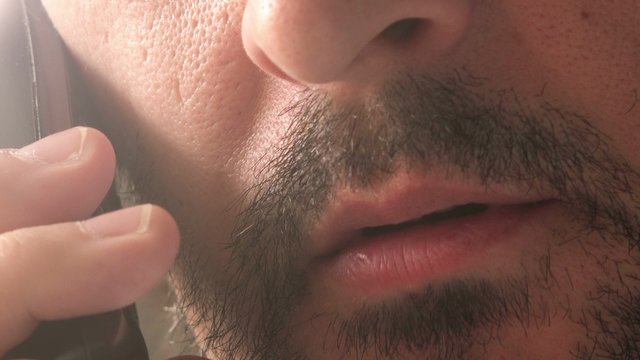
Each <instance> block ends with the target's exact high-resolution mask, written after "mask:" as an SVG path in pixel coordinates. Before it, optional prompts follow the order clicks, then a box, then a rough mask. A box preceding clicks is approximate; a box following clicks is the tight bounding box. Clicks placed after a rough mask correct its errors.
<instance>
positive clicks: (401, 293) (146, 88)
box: [45, 0, 640, 359]
mask: <svg viewBox="0 0 640 360" xmlns="http://www.w3.org/2000/svg"><path fill="white" fill-rule="evenodd" d="M45 5H46V6H47V8H48V10H49V12H50V15H51V17H52V19H53V20H54V23H55V24H56V26H57V27H58V29H59V30H60V32H61V34H62V36H63V37H64V39H65V40H66V42H67V44H68V46H69V48H70V50H71V52H72V54H73V56H74V58H75V59H76V61H77V62H78V64H79V68H81V69H82V70H83V74H84V78H86V79H87V80H88V83H89V84H90V88H91V93H92V95H93V98H94V99H95V101H96V102H97V104H98V106H99V107H100V109H101V116H100V118H99V119H97V120H96V122H95V126H98V127H100V128H101V129H103V130H104V131H105V132H106V133H107V134H108V135H109V136H110V138H111V139H112V140H113V142H114V144H115V146H116V149H117V151H118V153H119V161H120V166H121V169H120V179H121V181H120V186H121V190H122V191H123V193H122V196H123V198H124V199H129V200H130V201H152V202H155V203H159V204H161V205H163V206H165V207H166V208H167V209H168V210H170V212H171V213H172V214H173V215H174V216H175V217H176V219H177V220H178V222H179V224H180V225H181V231H182V238H183V239H182V252H181V255H180V259H179V261H178V263H177V266H176V269H175V272H174V276H173V281H174V285H175V287H176V291H177V294H178V296H179V298H180V304H181V305H182V308H183V310H184V312H185V314H186V316H187V318H188V319H189V321H190V324H191V325H192V326H193V329H194V332H195V334H196V337H197V338H198V340H199V342H200V344H201V346H203V347H205V348H206V349H207V351H208V354H209V356H211V357H214V358H220V359H245V358H246V359H352V358H353V359H396V358H397V359H400V358H402V359H425V358H429V359H459V358H491V359H493V358H496V359H500V358H504V359H515V358H532V359H542V358H546V359H565V358H579V359H582V358H615V359H623V358H624V359H631V358H637V357H639V356H640V312H639V310H638V309H640V253H638V245H639V241H640V219H639V216H640V199H638V197H637V196H636V192H637V191H638V190H639V189H640V175H639V174H638V169H640V157H639V156H638V155H637V154H638V153H639V151H640V144H639V143H638V142H637V141H636V138H637V135H636V132H637V131H638V130H640V129H639V126H640V118H639V115H640V105H637V106H636V103H637V102H638V97H639V96H640V95H639V91H640V90H638V89H639V88H640V66H639V65H638V64H640V61H638V59H640V26H638V25H637V24H638V19H640V8H639V7H638V4H637V3H636V2H635V1H630V0H629V1H609V2H597V1H591V2H589V1H578V0H564V1H557V0H537V1H500V0H493V1H482V2H480V1H477V2H475V1H464V0H455V1H449V0H402V1H399V0H396V1H362V0H354V1H346V2H345V1H337V0H322V1H314V0H292V1H288V0H239V1H236V0H219V1H200V0H193V1H180V2H176V1H146V2H145V1H138V2H131V1H124V0H118V1H114V0H111V1H106V0H104V1H90V2H87V1H84V0H67V1H45Z"/></svg>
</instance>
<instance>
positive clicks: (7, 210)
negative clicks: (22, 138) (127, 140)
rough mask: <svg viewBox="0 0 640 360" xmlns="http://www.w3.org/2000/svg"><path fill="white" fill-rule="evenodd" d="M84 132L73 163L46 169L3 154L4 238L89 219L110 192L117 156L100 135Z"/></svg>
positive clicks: (0, 221) (0, 205)
mask: <svg viewBox="0 0 640 360" xmlns="http://www.w3.org/2000/svg"><path fill="white" fill-rule="evenodd" d="M83 129H86V137H85V142H84V146H83V149H84V151H83V152H82V154H81V155H80V156H79V157H78V159H77V160H75V161H67V162H63V163H58V164H45V163H44V162H42V161H37V160H34V159H29V158H27V157H24V156H19V155H17V151H16V150H10V149H3V150H0V233H2V232H6V231H10V230H15V229H19V228H23V227H30V226H37V225H46V224H54V223H60V222H67V221H74V220H80V219H84V218H87V217H89V216H90V215H91V214H92V213H93V211H95V209H96V208H97V207H98V206H99V204H100V202H101V201H102V199H103V198H104V196H105V194H106V193H107V191H108V189H109V187H110V185H111V183H112V182H113V177H114V173H115V154H114V150H113V147H112V146H111V143H110V142H109V140H108V139H107V138H106V137H105V136H104V135H103V134H102V133H100V132H99V131H97V130H95V129H90V128H83Z"/></svg>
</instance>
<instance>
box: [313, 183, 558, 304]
mask: <svg viewBox="0 0 640 360" xmlns="http://www.w3.org/2000/svg"><path fill="white" fill-rule="evenodd" d="M551 200H552V199H551V197H549V196H545V197H542V196H539V195H533V194H530V193H527V192H526V191H522V190H518V189H515V188H508V187H501V188H500V189H493V190H491V189H486V188H485V187H482V186H475V185H472V184H469V183H464V182H456V181H440V180H437V179H435V178H433V177H432V178H429V177H428V176H415V175H413V176H412V175H410V174H403V175H401V176H398V177H396V178H395V179H394V180H393V181H391V182H388V183H386V184H385V185H384V187H382V188H379V189H376V190H375V191H366V192H353V191H347V190H345V191H343V192H342V193H340V194H339V195H338V196H336V197H335V200H334V201H333V203H332V205H331V207H330V208H329V209H328V211H327V212H326V213H325V215H324V217H323V218H321V219H320V221H319V222H318V227H317V232H316V233H315V234H313V235H314V237H313V240H314V242H313V245H314V248H313V251H314V252H313V254H314V255H315V258H316V261H315V266H316V267H315V270H314V272H316V273H317V274H319V275H320V274H324V275H322V276H323V277H325V276H328V279H333V280H329V281H330V282H332V283H335V284H340V283H341V284H343V286H344V288H345V289H348V290H347V291H348V292H353V291H355V292H365V293H369V294H373V293H379V294H384V293H388V292H389V291H391V292H393V291H394V289H396V290H397V289H411V288H415V287H420V286H422V285H424V284H425V283H426V282H429V281H432V280H434V279H438V278H443V277H445V278H446V277H448V276H450V275H451V274H453V273H455V272H456V271H457V270H460V269H464V268H465V267H466V266H467V265H468V264H470V263H472V262H473V259H477V258H480V257H482V256H484V255H483V254H488V250H489V249H490V248H492V247H494V246H496V245H498V244H502V243H507V244H509V243H511V244H515V243H516V241H517V240H519V239H521V238H522V237H523V236H524V237H525V238H526V237H527V236H528V235H527V234H526V231H523V229H525V227H523V225H524V224H527V223H530V222H532V221H537V219H540V216H539V215H541V214H546V213H548V211H547V210H549V209H551V208H555V206H554V205H557V202H556V201H551ZM469 203H482V204H487V205H489V207H488V209H487V210H486V211H484V212H481V213H478V214H475V215H471V216H465V217H459V218H452V219H447V220H444V221H441V222H436V223H433V224H424V223H417V224H412V225H410V226H407V227H398V228H393V229H392V230H391V231H387V232H382V233H375V234H373V235H367V236H365V235H363V233H362V230H363V229H364V228H370V227H380V226H384V225H390V224H400V223H405V222H408V221H411V220H414V219H418V218H421V217H422V216H424V215H427V214H430V213H433V212H436V211H442V210H445V209H449V208H452V207H455V206H459V205H465V204H469ZM485 260H487V259H485ZM489 261H490V262H491V261H492V260H490V259H489ZM485 262H486V261H485ZM325 279H327V278H326V277H325Z"/></svg>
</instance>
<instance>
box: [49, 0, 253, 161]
mask: <svg viewBox="0 0 640 360" xmlns="http://www.w3.org/2000/svg"><path fill="white" fill-rule="evenodd" d="M47 5H48V10H49V12H50V14H51V17H52V18H53V20H54V22H55V23H56V25H57V27H58V29H59V31H60V32H61V33H62V34H63V37H64V38H65V40H66V42H67V45H68V47H69V48H70V50H71V52H72V54H73V56H74V57H75V58H76V59H77V61H78V62H79V63H80V64H81V66H82V67H83V69H84V71H85V72H86V73H87V74H88V75H89V78H90V79H91V81H92V82H94V85H95V86H94V88H96V89H100V90H99V91H100V96H101V98H102V99H101V100H104V99H106V101H105V102H107V103H108V106H109V107H110V108H109V116H110V117H112V118H114V120H109V121H112V122H114V123H117V125H118V126H119V127H123V128H125V129H126V128H127V127H128V126H132V125H131V124H130V123H132V122H135V123H136V126H142V127H146V128H153V131H154V133H155V134H154V136H158V137H162V138H164V139H162V140H166V142H167V143H169V144H172V146H174V149H172V150H174V151H178V152H183V153H184V156H186V157H189V158H192V159H202V161H203V163H202V164H201V165H203V166H205V167H207V166H208V167H211V166H212V164H211V162H210V161H211V157H210V156H209V155H213V154H215V159H220V162H223V161H224V162H226V163H228V162H230V161H232V157H233V156H237V154H236V152H237V151H236V149H237V148H238V145H239V144H240V143H242V142H243V141H244V139H247V138H248V137H249V136H250V133H249V132H250V130H251V128H252V119H253V118H254V115H255V113H256V112H257V111H258V109H257V107H258V104H259V98H260V94H261V92H262V91H261V89H262V76H261V74H260V73H259V72H258V70H257V69H256V68H255V67H254V66H253V65H252V63H251V62H250V60H249V59H248V58H247V57H246V55H245V53H244V50H243V48H242V42H241V34H240V24H241V20H242V18H241V17H242V10H243V7H242V6H241V4H239V2H235V1H213V2H211V1H204V0H202V1H199V0H198V1H195V0H193V1H181V2H174V1H159V2H158V1H154V2H129V1H109V2H107V1H100V2H98V1H94V2H84V1H66V2H64V3H62V2H54V1H48V2H47ZM205 159H206V160H208V163H206V164H205V163H204V160H205Z"/></svg>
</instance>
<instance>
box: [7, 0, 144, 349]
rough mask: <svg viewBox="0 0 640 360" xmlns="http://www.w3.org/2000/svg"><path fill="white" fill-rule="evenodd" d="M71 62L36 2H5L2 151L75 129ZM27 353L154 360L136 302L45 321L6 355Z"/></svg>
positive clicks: (111, 200)
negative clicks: (83, 315) (79, 315)
mask: <svg viewBox="0 0 640 360" xmlns="http://www.w3.org/2000/svg"><path fill="white" fill-rule="evenodd" d="M68 63H69V62H68V59H67V53H66V52H65V49H64V46H63V45H62V41H61V39H60V38H59V36H58V34H57V32H56V31H55V30H54V29H53V26H52V24H51V22H50V20H49V18H48V16H47V14H46V12H45V11H44V9H43V7H42V5H41V4H40V2H39V1H37V0H9V1H4V0H0V148H7V147H14V148H15V147H21V146H23V145H26V144H28V143H31V142H33V141H35V140H37V139H40V138H42V137H44V136H47V135H49V134H52V133H55V132H58V131H61V130H64V129H66V128H69V127H71V126H73V124H74V121H73V119H74V116H73V115H74V114H73V112H74V108H75V107H76V105H78V104H74V103H73V102H72V101H71V100H72V99H71V96H70V95H69V94H70V82H69V73H68V70H69V69H68ZM74 98H75V97H74ZM114 204H119V202H118V200H117V198H116V197H115V196H114V193H113V191H110V193H109V195H108V196H107V199H105V202H103V204H102V206H101V209H105V210H114V207H117V205H114ZM34 286H37V285H35V284H34ZM0 311H11V309H0ZM0 336H2V334H0ZM24 358H29V359H42V360H103V359H104V360H148V358H149V357H148V354H147V350H146V347H145V343H144V339H143V338H142V334H141V332H140V330H139V327H138V319H137V315H136V310H135V306H134V305H131V306H129V307H127V308H124V309H120V310H117V311H113V312H110V313H106V314H100V315H95V316H87V317H82V318H77V319H71V320H65V321H53V322H45V323H42V324H41V325H40V327H39V328H38V329H37V330H36V332H35V333H34V334H33V336H31V337H30V338H29V339H28V340H27V341H25V342H24V343H23V344H21V345H19V346H18V347H16V348H15V349H13V350H12V351H10V352H9V353H8V354H5V355H4V356H2V357H1V359H2V360H5V359H24Z"/></svg>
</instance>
